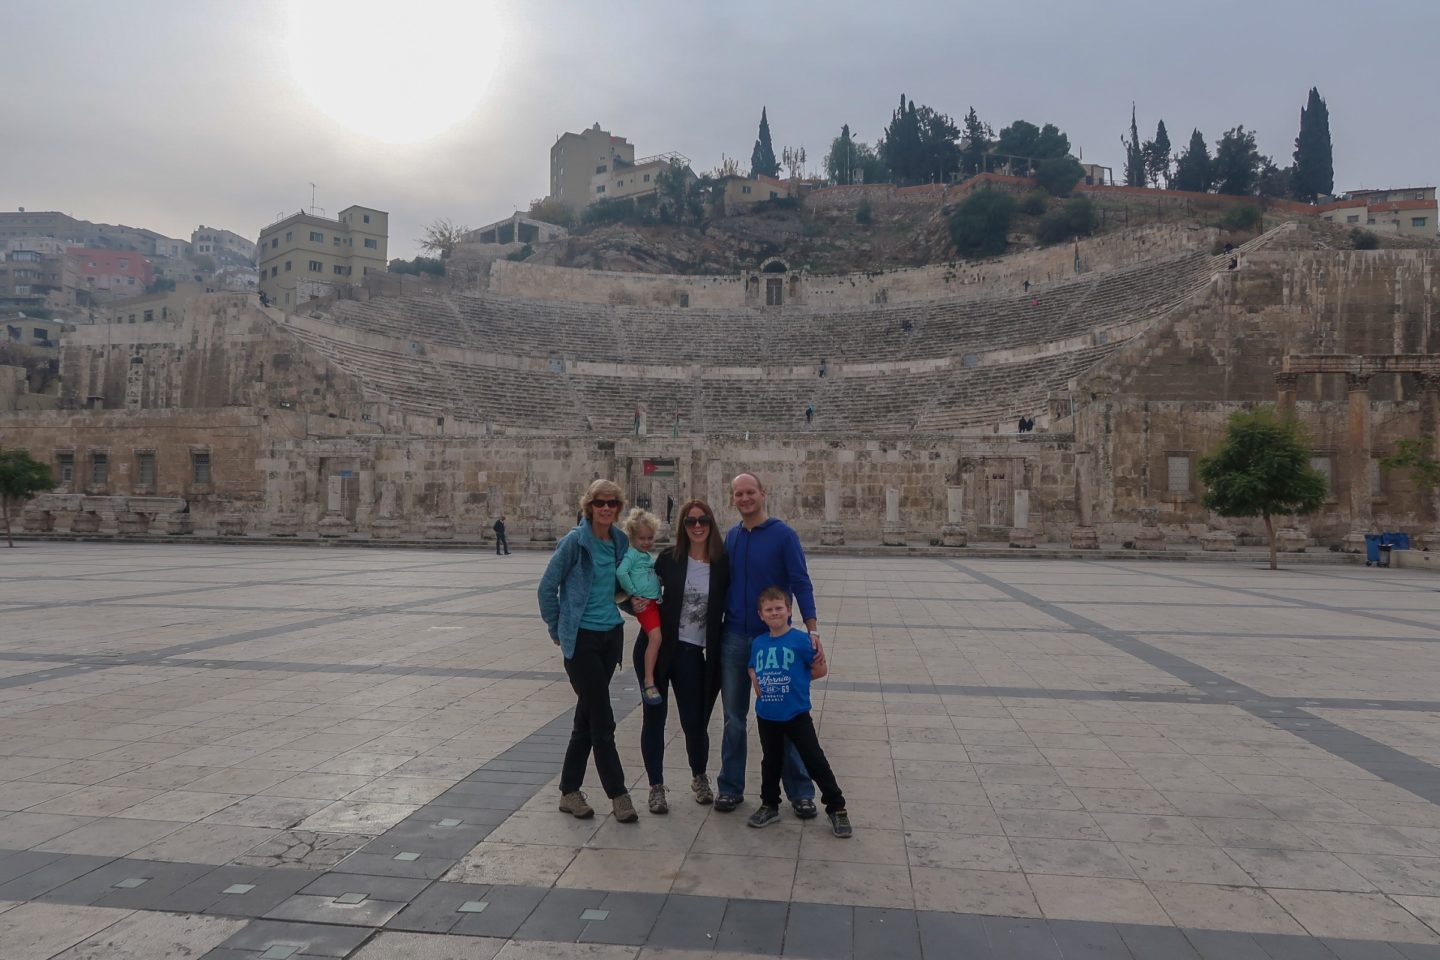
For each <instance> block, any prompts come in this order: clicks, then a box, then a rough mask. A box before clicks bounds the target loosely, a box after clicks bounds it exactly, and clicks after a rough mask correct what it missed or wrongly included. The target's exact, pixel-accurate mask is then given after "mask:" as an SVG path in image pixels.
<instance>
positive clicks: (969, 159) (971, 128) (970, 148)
mask: <svg viewBox="0 0 1440 960" xmlns="http://www.w3.org/2000/svg"><path fill="white" fill-rule="evenodd" d="M994 139H995V133H994V131H992V130H991V129H990V125H989V124H988V123H981V122H980V117H979V115H978V114H976V113H975V108H974V107H971V108H970V112H969V113H967V114H965V121H964V127H963V129H962V130H961V132H960V172H961V173H962V174H964V175H965V176H967V177H973V176H975V175H976V174H977V173H984V172H985V154H987V153H989V152H990V147H991V145H992V142H993V141H994Z"/></svg>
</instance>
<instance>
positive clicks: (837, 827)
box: [830, 810, 855, 840]
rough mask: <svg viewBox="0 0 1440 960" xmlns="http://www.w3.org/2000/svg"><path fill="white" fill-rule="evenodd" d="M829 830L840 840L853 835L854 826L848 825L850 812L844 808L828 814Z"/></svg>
mask: <svg viewBox="0 0 1440 960" xmlns="http://www.w3.org/2000/svg"><path fill="white" fill-rule="evenodd" d="M830 832H831V833H833V834H835V836H837V837H839V838H840V839H841V840H848V839H850V837H852V836H854V834H855V828H853V827H851V826H850V814H848V813H846V812H845V811H844V810H836V811H835V812H834V813H832V814H830Z"/></svg>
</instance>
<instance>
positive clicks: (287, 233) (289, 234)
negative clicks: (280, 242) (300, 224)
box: [285, 230, 294, 243]
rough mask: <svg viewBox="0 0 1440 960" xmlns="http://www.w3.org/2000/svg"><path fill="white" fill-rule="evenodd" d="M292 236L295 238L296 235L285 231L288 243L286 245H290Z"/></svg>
mask: <svg viewBox="0 0 1440 960" xmlns="http://www.w3.org/2000/svg"><path fill="white" fill-rule="evenodd" d="M292 236H294V234H293V233H291V232H290V231H289V230H286V231H285V242H286V243H289V242H290V238H291V237H292Z"/></svg>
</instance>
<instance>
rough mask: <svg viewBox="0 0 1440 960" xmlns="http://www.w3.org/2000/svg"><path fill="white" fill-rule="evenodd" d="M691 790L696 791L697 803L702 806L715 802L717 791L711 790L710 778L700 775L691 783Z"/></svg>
mask: <svg viewBox="0 0 1440 960" xmlns="http://www.w3.org/2000/svg"><path fill="white" fill-rule="evenodd" d="M690 789H691V790H693V791H695V802H696V803H698V804H700V805H701V806H705V805H707V804H711V803H714V802H715V791H713V790H711V789H710V778H709V777H707V776H705V774H703V773H702V774H700V775H699V776H697V777H695V778H694V779H692V780H691V781H690Z"/></svg>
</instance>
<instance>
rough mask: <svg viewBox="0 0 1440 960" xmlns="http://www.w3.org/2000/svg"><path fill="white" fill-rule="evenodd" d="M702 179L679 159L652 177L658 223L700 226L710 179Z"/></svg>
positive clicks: (672, 161) (703, 217)
mask: <svg viewBox="0 0 1440 960" xmlns="http://www.w3.org/2000/svg"><path fill="white" fill-rule="evenodd" d="M701 179H702V178H699V177H696V176H695V174H694V172H692V171H691V169H690V168H689V167H688V166H686V165H685V164H683V163H681V162H680V161H679V160H671V161H670V162H669V163H668V164H666V165H665V166H664V167H662V168H661V169H660V172H658V173H656V174H655V218H656V219H657V220H659V221H660V222H661V223H676V224H697V225H698V224H699V223H701V222H702V221H703V220H704V219H705V201H706V198H707V195H708V190H707V188H708V186H709V182H710V179H711V178H710V177H708V176H707V177H705V178H703V179H704V181H705V182H703V183H702V182H701Z"/></svg>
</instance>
